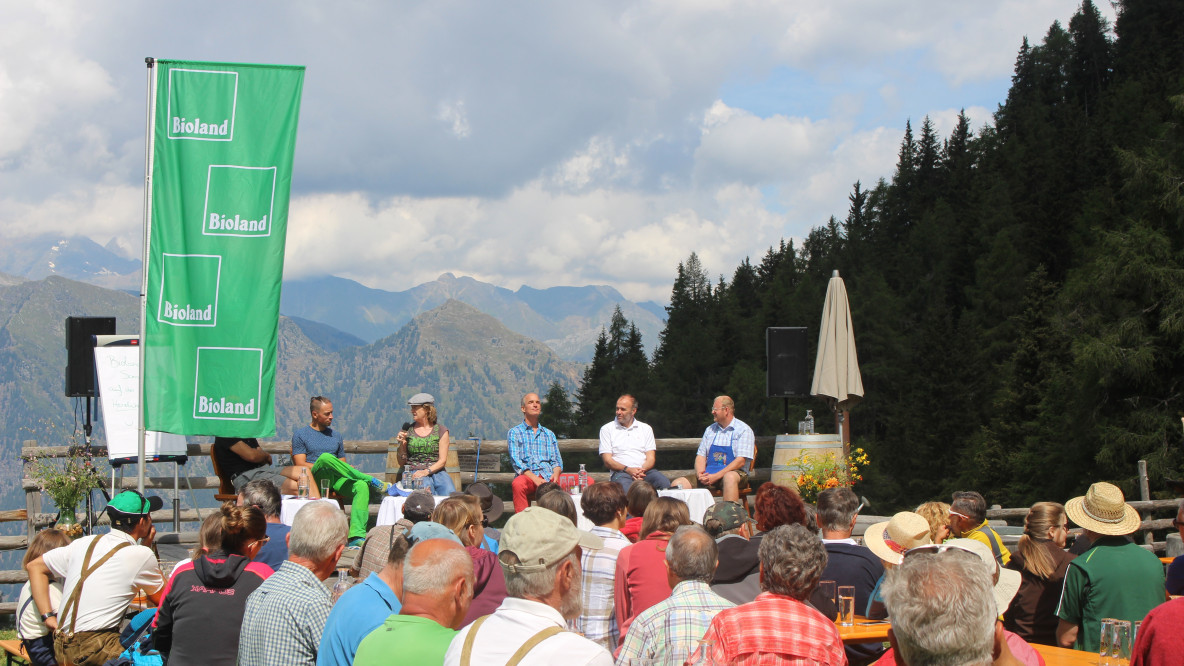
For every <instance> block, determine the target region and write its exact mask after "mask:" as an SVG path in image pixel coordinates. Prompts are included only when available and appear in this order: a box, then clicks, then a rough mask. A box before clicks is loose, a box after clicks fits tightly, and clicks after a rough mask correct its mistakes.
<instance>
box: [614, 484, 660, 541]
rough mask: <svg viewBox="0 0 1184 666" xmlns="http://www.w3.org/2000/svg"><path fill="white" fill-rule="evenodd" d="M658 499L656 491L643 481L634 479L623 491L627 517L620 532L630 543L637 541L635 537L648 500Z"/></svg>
mask: <svg viewBox="0 0 1184 666" xmlns="http://www.w3.org/2000/svg"><path fill="white" fill-rule="evenodd" d="M656 499H658V491H656V490H654V487H653V486H651V485H650V484H649V483H647V482H645V481H636V482H634V483H632V484H630V485H629V490H628V491H627V492H626V493H625V507H626V508H627V509H628V512H629V517H628V518H626V519H625V526H624V527H622V528H621V534H624V535H625V538H626V539H628V540H629V541H630V543H637V539H638V538H639V536H640V534H641V521H642V518H643V517H644V516H645V508H646V507H647V506H649V505H650V502H653V501H654V500H656Z"/></svg>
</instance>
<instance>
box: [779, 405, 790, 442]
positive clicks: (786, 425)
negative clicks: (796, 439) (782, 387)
mask: <svg viewBox="0 0 1184 666" xmlns="http://www.w3.org/2000/svg"><path fill="white" fill-rule="evenodd" d="M781 430H782V431H784V432H785V434H787V435H788V434H789V398H788V397H787V398H785V416H783V417H782V419H781Z"/></svg>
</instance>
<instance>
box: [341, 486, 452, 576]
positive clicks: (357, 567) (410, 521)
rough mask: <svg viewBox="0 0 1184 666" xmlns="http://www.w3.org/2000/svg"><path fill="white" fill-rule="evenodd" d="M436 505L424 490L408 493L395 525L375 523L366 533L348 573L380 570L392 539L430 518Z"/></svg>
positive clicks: (434, 500)
mask: <svg viewBox="0 0 1184 666" xmlns="http://www.w3.org/2000/svg"><path fill="white" fill-rule="evenodd" d="M435 508H436V498H434V497H432V495H431V493H429V492H427V491H426V490H417V491H415V492H413V493H411V494H410V495H408V496H407V499H406V500H404V502H403V517H402V518H400V519H398V520H396V521H395V524H394V525H378V526H377V527H374V528H372V529H371V530H370V531H369V532H367V533H366V541H365V542H363V543H362V551H361V552H360V553H358V555H357V556H355V557H354V565H353V567H352V568H351V569H350V575H351V576H353V577H355V578H363V579H364V578H366V577H368V576H369V575H370V574H372V573H376V572H379V571H382V569H383V568H384V567H386V561H387V559H388V557H387V556H388V555H389V554H390V549H391V548H392V547H393V546H394V544H395V541H396V540H397V539H398V538H399V537H404V538H406V537H407V534H408V533H409V532H410V531H411V528H412V527H414V526H415V524H416V523H420V522H423V521H425V520H431V518H432V511H433V510H434V509H435Z"/></svg>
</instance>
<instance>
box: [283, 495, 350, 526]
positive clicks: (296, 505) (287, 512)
mask: <svg viewBox="0 0 1184 666" xmlns="http://www.w3.org/2000/svg"><path fill="white" fill-rule="evenodd" d="M309 502H329V503H331V504H332V505H333V506H337V500H331V499H300V498H299V497H296V496H295V495H284V503H283V506H282V507H280V522H281V523H283V524H285V525H287V526H288V527H291V526H292V521H293V520H295V518H296V512H297V511H299V510H300V509H302V508H304V505H305V504H308V503H309Z"/></svg>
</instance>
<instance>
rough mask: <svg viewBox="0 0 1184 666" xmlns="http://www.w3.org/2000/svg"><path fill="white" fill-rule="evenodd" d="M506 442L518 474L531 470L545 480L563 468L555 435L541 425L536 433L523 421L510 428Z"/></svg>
mask: <svg viewBox="0 0 1184 666" xmlns="http://www.w3.org/2000/svg"><path fill="white" fill-rule="evenodd" d="M506 441H507V443H508V447H509V449H510V462H511V463H513V465H514V471H515V472H517V473H518V474H522V473H524V472H526V471H527V470H530V471H531V472H534V473H535V474H538V475H539V476H541V477H543V478H544V479H549V478H551V473H552V472H554V471H555V468H556V467H560V468H562V467H563V458H562V457H560V455H559V444H558V443H556V440H555V433H553V432H551V431H550V430H548V429H547V428H546V427H544V426H543V425H542V424H539V429H538V430H537V431H535V430H531V428H530V426H529V425H527V423H526V421H523V422H522V423H519V424H518V425H516V426H514V427H513V428H510V432H508V433H506Z"/></svg>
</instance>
